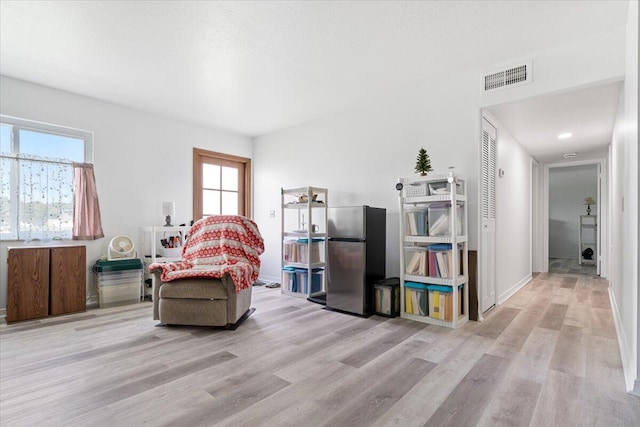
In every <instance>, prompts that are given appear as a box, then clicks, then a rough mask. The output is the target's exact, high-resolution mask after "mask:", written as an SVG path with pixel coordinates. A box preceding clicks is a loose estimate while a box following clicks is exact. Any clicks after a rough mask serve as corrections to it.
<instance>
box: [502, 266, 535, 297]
mask: <svg viewBox="0 0 640 427" xmlns="http://www.w3.org/2000/svg"><path fill="white" fill-rule="evenodd" d="M532 279H533V276H532V275H531V273H529V274H528V275H527V276H526V277H523V278H522V279H521V280H520V281H519V282H518V283H516V284H515V285H513V286H511V287H510V288H509V289H507V290H506V291H505V292H503V293H501V294H500V295H498V305H501V304H504V302H505V301H506V300H508V299H509V298H511V297H512V296H513V294H515V293H516V292H518V291H519V290H520V289H521V288H522V287H523V286H524V285H526V284H527V283H529V282H530V281H531V280H532Z"/></svg>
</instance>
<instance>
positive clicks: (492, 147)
mask: <svg viewBox="0 0 640 427" xmlns="http://www.w3.org/2000/svg"><path fill="white" fill-rule="evenodd" d="M497 135H498V131H497V129H496V128H495V126H493V125H492V124H491V123H490V122H489V121H487V119H485V118H484V117H483V118H482V194H481V197H482V202H481V203H482V225H481V226H482V236H481V237H482V243H481V247H480V249H481V250H480V254H479V255H480V299H481V300H480V311H481V312H483V313H484V312H485V311H487V310H489V309H490V308H491V307H493V306H494V305H495V304H496V140H497Z"/></svg>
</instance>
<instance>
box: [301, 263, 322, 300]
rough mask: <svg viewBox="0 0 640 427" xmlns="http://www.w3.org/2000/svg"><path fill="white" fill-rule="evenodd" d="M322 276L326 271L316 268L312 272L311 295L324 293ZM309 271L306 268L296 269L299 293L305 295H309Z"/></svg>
mask: <svg viewBox="0 0 640 427" xmlns="http://www.w3.org/2000/svg"><path fill="white" fill-rule="evenodd" d="M322 274H324V269H322V268H314V269H312V270H311V293H312V294H314V293H317V292H320V291H322ZM307 275H308V270H307V269H306V268H296V276H297V277H296V282H297V288H298V289H297V291H296V292H301V293H303V294H307V293H308V290H309V288H308V286H309V282H308V281H307Z"/></svg>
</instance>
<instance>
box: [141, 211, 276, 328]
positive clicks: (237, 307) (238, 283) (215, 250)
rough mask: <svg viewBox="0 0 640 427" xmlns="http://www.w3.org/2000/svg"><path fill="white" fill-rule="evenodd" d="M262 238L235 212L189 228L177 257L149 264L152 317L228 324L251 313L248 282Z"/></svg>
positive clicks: (164, 320) (175, 321)
mask: <svg viewBox="0 0 640 427" xmlns="http://www.w3.org/2000/svg"><path fill="white" fill-rule="evenodd" d="M263 251H264V243H263V240H262V237H261V236H260V232H259V231H258V227H257V225H256V224H255V223H254V222H253V221H252V220H250V219H248V218H245V217H242V216H236V215H216V216H211V217H207V218H203V219H201V220H199V221H197V222H196V223H195V224H194V225H193V227H192V228H191V230H190V232H189V235H188V237H187V238H186V241H185V246H184V249H183V251H182V261H180V262H178V263H165V264H163V263H156V264H152V265H151V266H150V267H149V270H150V271H151V272H152V273H153V274H154V280H153V318H154V319H155V320H159V321H160V323H161V324H165V325H202V326H226V327H228V328H232V327H233V326H234V325H236V324H237V323H238V321H239V320H241V318H242V317H243V316H244V315H249V314H250V313H251V286H252V284H253V283H254V282H255V281H256V279H257V278H258V273H259V271H260V259H259V258H258V257H259V255H260V254H262V252H263Z"/></svg>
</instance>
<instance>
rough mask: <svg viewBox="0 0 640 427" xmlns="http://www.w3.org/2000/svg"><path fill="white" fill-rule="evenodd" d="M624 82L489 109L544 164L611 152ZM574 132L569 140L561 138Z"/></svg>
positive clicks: (588, 157)
mask: <svg viewBox="0 0 640 427" xmlns="http://www.w3.org/2000/svg"><path fill="white" fill-rule="evenodd" d="M621 86H622V83H620V82H618V83H611V84H607V85H602V86H597V87H593V88H588V89H582V90H577V91H573V92H568V93H563V94H559V95H552V96H544V97H538V98H534V99H530V100H525V101H521V102H515V103H510V104H502V105H498V106H495V107H491V108H488V110H489V112H490V113H491V114H493V115H494V116H495V118H496V119H498V120H499V121H500V123H502V125H504V127H505V128H506V129H507V130H508V131H509V133H511V135H513V137H514V138H515V139H516V140H517V141H518V142H519V143H520V144H521V145H522V146H523V147H524V148H525V149H526V150H527V151H528V152H529V154H531V155H532V156H533V157H534V158H535V159H536V160H538V162H540V163H557V162H563V161H567V159H565V158H564V157H563V156H562V155H563V154H564V153H571V152H575V153H577V156H576V157H575V158H572V159H569V160H583V159H591V158H596V157H604V156H606V155H607V145H608V144H609V143H610V142H611V135H612V133H613V125H614V123H615V118H616V111H617V106H618V97H619V96H620V88H621ZM561 133H571V134H572V136H571V137H570V138H568V139H558V135H560V134H561Z"/></svg>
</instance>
